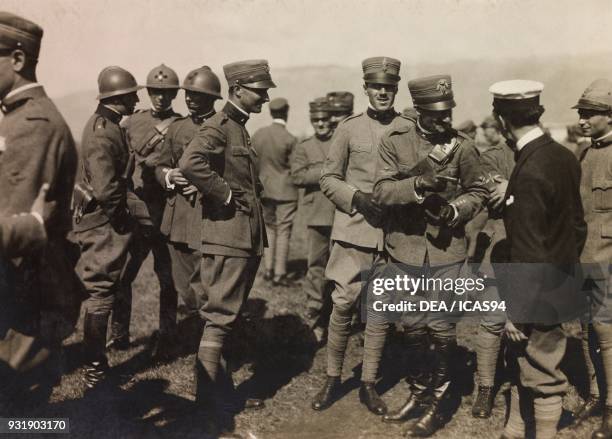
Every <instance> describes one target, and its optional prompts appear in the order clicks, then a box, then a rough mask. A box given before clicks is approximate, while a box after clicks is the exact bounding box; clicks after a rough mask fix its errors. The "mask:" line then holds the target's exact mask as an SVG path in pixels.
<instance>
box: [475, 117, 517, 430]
mask: <svg viewBox="0 0 612 439" xmlns="http://www.w3.org/2000/svg"><path fill="white" fill-rule="evenodd" d="M481 127H482V129H483V132H484V137H485V139H486V140H487V142H488V143H489V146H488V148H487V149H485V150H484V152H482V154H481V155H480V162H481V164H482V168H483V171H484V173H485V176H486V181H487V188H488V189H489V191H490V193H489V195H490V199H489V203H488V205H487V209H486V210H483V211H481V212H480V213H479V214H478V215H477V216H476V217H475V218H474V219H473V220H472V221H471V222H470V223H468V224H467V225H466V233H467V229H468V226H469V225H470V224H472V223H475V224H476V227H475V230H477V232H478V233H477V234H476V236H475V239H474V241H473V242H472V241H470V244H472V243H473V244H474V252H471V253H470V255H469V256H470V258H471V262H473V263H474V264H476V265H475V267H477V270H478V274H479V276H480V277H484V276H486V277H487V278H488V279H489V284H488V285H487V287H486V290H485V291H484V292H482V293H479V296H480V297H479V300H481V301H485V300H488V301H499V300H500V299H499V292H498V290H497V286H496V285H495V281H494V280H495V271H494V270H493V267H492V266H491V264H495V263H499V262H503V261H502V260H499V259H498V258H499V255H500V254H502V253H503V246H504V244H505V242H506V241H505V239H506V230H505V229H504V222H503V220H502V218H501V211H502V202H503V200H504V197H505V193H506V188H507V187H508V180H509V179H510V175H511V174H512V170H513V169H514V153H513V152H512V150H511V149H510V147H508V145H507V144H506V141H505V139H504V138H503V137H502V135H501V127H500V126H499V123H498V122H497V121H496V120H495V118H493V117H492V116H490V117H487V118H486V119H485V120H484V121H483V123H482V124H481ZM504 323H505V314H504V313H503V312H501V313H486V314H485V315H483V317H482V319H481V320H480V325H479V327H478V334H477V337H476V360H477V367H478V370H477V372H478V374H477V375H478V393H477V395H476V400H475V401H474V405H473V407H472V415H473V416H474V417H475V418H488V417H490V416H491V411H492V409H493V401H494V399H495V394H494V392H493V389H494V380H495V370H496V365H497V358H498V356H499V349H500V345H501V335H502V332H503V330H504Z"/></svg>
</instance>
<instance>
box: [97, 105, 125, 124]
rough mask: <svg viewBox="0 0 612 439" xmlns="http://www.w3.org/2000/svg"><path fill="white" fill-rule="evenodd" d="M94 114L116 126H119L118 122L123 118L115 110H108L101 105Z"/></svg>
mask: <svg viewBox="0 0 612 439" xmlns="http://www.w3.org/2000/svg"><path fill="white" fill-rule="evenodd" d="M96 114H99V115H100V116H102V117H103V118H105V119H108V120H110V121H111V122H113V123H116V124H119V122H121V119H122V118H123V116H122V115H121V114H119V113H117V112H116V111H115V110H111V109H110V108H108V107H106V106H105V105H102V104H99V105H98V108H96Z"/></svg>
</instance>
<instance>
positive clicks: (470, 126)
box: [457, 119, 476, 133]
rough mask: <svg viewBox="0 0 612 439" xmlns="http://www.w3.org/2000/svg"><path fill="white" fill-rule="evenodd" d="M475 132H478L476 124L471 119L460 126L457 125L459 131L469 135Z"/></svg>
mask: <svg viewBox="0 0 612 439" xmlns="http://www.w3.org/2000/svg"><path fill="white" fill-rule="evenodd" d="M474 130H476V124H475V123H474V121H473V120H471V119H468V120H466V121H463V122H461V123H460V124H459V125H457V131H463V132H464V133H469V132H471V131H474Z"/></svg>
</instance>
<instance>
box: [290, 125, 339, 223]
mask: <svg viewBox="0 0 612 439" xmlns="http://www.w3.org/2000/svg"><path fill="white" fill-rule="evenodd" d="M330 144H331V139H327V140H320V139H318V138H317V137H316V136H312V137H309V138H307V139H305V140H303V141H302V142H300V143H299V144H298V145H297V147H296V149H295V153H294V155H293V160H292V162H291V178H292V179H293V183H294V184H295V185H296V186H298V187H301V188H304V197H303V198H302V203H303V205H304V210H305V211H306V213H305V215H306V225H307V226H311V227H312V226H328V227H331V226H332V225H333V224H334V212H335V210H336V206H334V204H333V203H332V202H331V201H329V199H328V198H327V197H326V196H325V195H324V194H323V192H322V191H321V187H320V186H319V179H320V178H321V170H322V169H323V162H324V161H325V157H327V154H328V152H329V146H330Z"/></svg>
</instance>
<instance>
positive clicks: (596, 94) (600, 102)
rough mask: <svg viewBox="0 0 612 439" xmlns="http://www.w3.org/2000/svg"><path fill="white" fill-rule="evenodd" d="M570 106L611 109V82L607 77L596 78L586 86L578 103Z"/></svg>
mask: <svg viewBox="0 0 612 439" xmlns="http://www.w3.org/2000/svg"><path fill="white" fill-rule="evenodd" d="M572 108H575V109H584V110H595V111H612V82H610V81H609V80H607V79H596V80H595V81H593V82H592V83H591V84H590V85H589V86H588V87H587V88H586V90H585V91H584V93H582V96H581V97H580V99H579V100H578V103H577V104H576V105H574V106H573V107H572Z"/></svg>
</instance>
